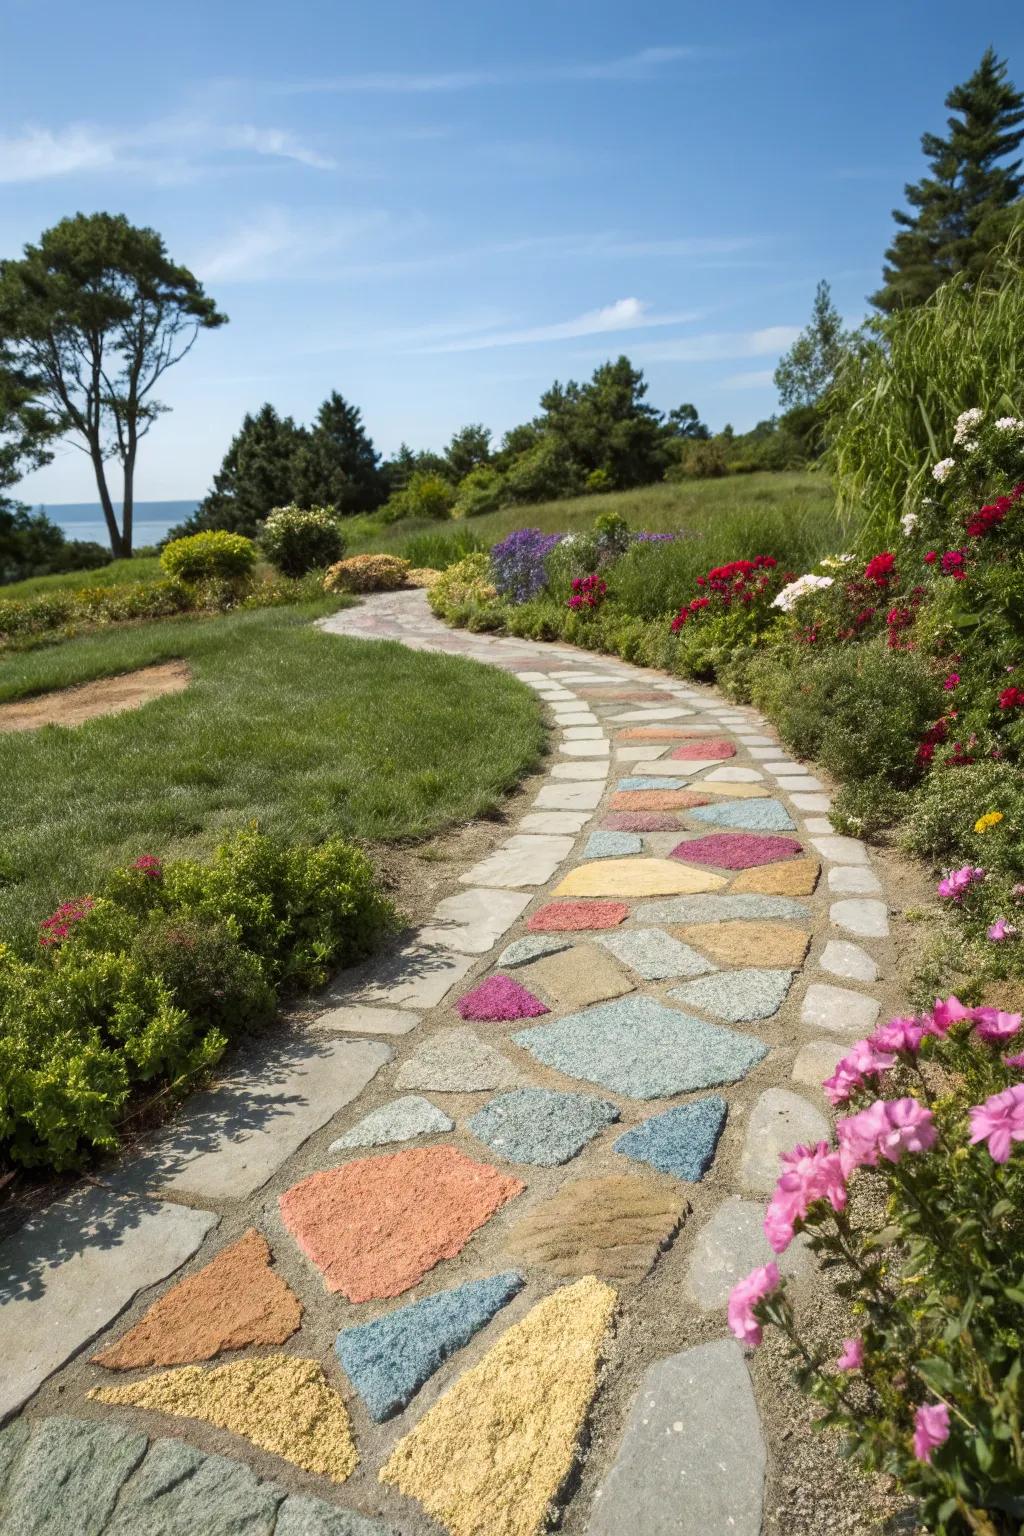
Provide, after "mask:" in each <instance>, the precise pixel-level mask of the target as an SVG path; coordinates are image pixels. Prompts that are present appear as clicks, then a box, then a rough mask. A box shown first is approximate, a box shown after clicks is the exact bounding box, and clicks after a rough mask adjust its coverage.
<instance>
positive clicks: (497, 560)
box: [491, 528, 562, 603]
mask: <svg viewBox="0 0 1024 1536" xmlns="http://www.w3.org/2000/svg"><path fill="white" fill-rule="evenodd" d="M561 537H562V535H561V534H559V533H541V531H540V529H539V528H517V529H516V530H515V532H514V533H510V534H509V535H508V536H507V537H506V538H504V539H502V540H501V542H500V543H498V544H495V546H494V548H493V549H492V550H491V570H492V572H493V577H494V585H495V587H496V588H497V590H498V591H499V592H500V593H501V595H502V597H507V598H508V599H509V600H510V601H511V602H513V603H526V602H529V600H530V598H531V597H536V596H537V594H538V593H539V592H542V591H543V589H544V587H545V586H546V585H547V579H548V578H547V568H546V565H545V562H546V560H547V557H548V555H550V553H551V551H552V550H553V549H554V548H555V547H556V546H557V545H558V543H559V542H560V540H561Z"/></svg>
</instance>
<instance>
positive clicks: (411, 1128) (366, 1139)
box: [327, 1093, 455, 1152]
mask: <svg viewBox="0 0 1024 1536" xmlns="http://www.w3.org/2000/svg"><path fill="white" fill-rule="evenodd" d="M454 1128H455V1122H454V1120H449V1118H448V1116H447V1115H446V1114H445V1113H444V1112H443V1111H442V1110H440V1109H438V1107H437V1105H436V1104H431V1102H430V1100H429V1099H424V1098H422V1097H421V1096H420V1095H419V1094H418V1093H408V1094H405V1095H403V1097H402V1098H400V1099H392V1100H391V1102H390V1104H385V1105H384V1106H383V1108H381V1109H375V1110H374V1111H373V1112H372V1114H369V1115H367V1116H366V1117H365V1119H363V1120H360V1121H359V1124H358V1125H354V1126H353V1127H352V1129H351V1130H350V1131H346V1132H345V1134H344V1136H339V1137H338V1139H337V1141H332V1142H331V1144H330V1146H329V1147H328V1148H327V1150H328V1152H348V1151H350V1150H351V1149H352V1148H354V1147H385V1146H389V1145H390V1144H391V1143H392V1142H395V1141H413V1140H414V1139H415V1138H416V1137H417V1136H440V1135H443V1133H444V1132H445V1131H451V1130H454Z"/></svg>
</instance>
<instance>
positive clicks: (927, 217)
mask: <svg viewBox="0 0 1024 1536" xmlns="http://www.w3.org/2000/svg"><path fill="white" fill-rule="evenodd" d="M946 106H947V107H949V109H950V110H951V112H953V113H954V114H955V115H954V116H952V117H949V118H947V120H946V125H947V128H948V130H949V133H948V137H947V138H940V137H939V136H938V135H937V134H934V133H926V134H923V135H922V138H921V148H922V150H923V151H924V153H925V155H926V156H927V157H928V161H929V166H930V174H929V175H927V176H925V177H923V178H922V179H921V180H920V181H918V182H914V183H912V184H910V185H908V186H907V187H906V189H905V190H906V195H907V201H908V203H909V204H910V206H911V209H912V210H913V211H912V212H910V213H904V212H903V211H902V210H900V209H894V210H893V218H894V219H895V220H896V223H897V224H898V225H899V231H898V233H897V234H896V237H895V239H894V240H893V242H892V245H891V246H890V247H889V249H888V250H887V251H886V253H885V256H886V261H885V266H884V268H883V276H884V278H885V284H884V286H883V287H882V288H880V289H879V291H878V292H877V293H876V294H874V295H873V297H872V299H871V302H872V304H874V305H876V307H877V308H879V309H882V310H886V311H888V312H891V311H892V310H894V309H900V308H902V307H904V306H906V305H913V304H921V303H923V302H924V301H925V299H927V298H929V297H930V295H931V294H933V293H934V292H935V290H936V288H938V287H939V286H940V284H942V283H944V282H945V281H946V280H947V279H948V278H949V277H952V276H953V275H954V274H955V273H958V272H966V273H967V274H968V276H971V277H973V276H976V275H977V274H978V273H979V272H980V271H981V270H982V268H983V267H984V266H985V263H986V260H987V258H988V256H989V254H990V253H991V251H992V250H993V248H994V247H995V246H997V245H999V244H1001V243H1002V241H1003V240H1005V239H1006V237H1007V235H1008V234H1009V232H1010V229H1011V227H1012V225H1013V223H1014V221H1015V219H1016V218H1018V217H1019V216H1021V214H1022V213H1024V208H1022V206H1021V194H1022V191H1024V178H1022V177H1021V176H1020V175H1019V174H1018V173H1019V171H1020V168H1021V161H1020V160H1019V159H1017V160H1009V161H1008V157H1009V156H1011V155H1013V154H1014V152H1015V151H1016V150H1017V149H1018V147H1019V146H1020V144H1021V141H1022V140H1024V127H1022V124H1024V95H1021V93H1020V92H1019V91H1017V90H1015V89H1014V86H1013V85H1012V83H1011V82H1010V81H1009V80H1008V79H1007V78H1006V61H1005V60H1004V59H999V58H997V57H996V54H995V52H994V50H993V49H992V48H988V49H986V51H985V54H984V56H983V58H982V60H981V63H980V64H979V65H978V68H977V69H976V70H975V71H974V74H973V75H972V76H971V78H970V79H969V80H966V81H965V82H964V83H963V84H962V85H958V86H956V87H955V88H954V89H953V90H952V91H950V93H949V95H948V96H947V97H946ZM1007 162H1008V163H1007Z"/></svg>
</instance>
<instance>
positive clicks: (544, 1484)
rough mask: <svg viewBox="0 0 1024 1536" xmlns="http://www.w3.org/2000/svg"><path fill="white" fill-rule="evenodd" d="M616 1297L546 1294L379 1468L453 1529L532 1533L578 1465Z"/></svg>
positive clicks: (595, 1285) (580, 1285) (470, 1535)
mask: <svg viewBox="0 0 1024 1536" xmlns="http://www.w3.org/2000/svg"><path fill="white" fill-rule="evenodd" d="M615 1301H616V1295H615V1292H614V1291H613V1290H612V1288H611V1286H609V1285H605V1284H604V1283H603V1282H602V1281H600V1280H597V1279H595V1278H594V1277H593V1276H592V1275H589V1276H588V1277H587V1278H586V1279H585V1280H578V1281H577V1282H576V1284H575V1285H567V1286H563V1287H562V1289H561V1290H559V1291H555V1293H554V1295H552V1296H548V1297H546V1298H545V1299H544V1300H543V1301H541V1302H538V1304H537V1305H536V1306H535V1307H534V1308H533V1309H532V1310H531V1311H530V1312H528V1313H527V1315H526V1316H525V1317H524V1318H523V1320H522V1322H520V1323H516V1324H515V1326H514V1327H512V1328H510V1329H509V1330H508V1332H507V1333H506V1334H504V1335H503V1337H502V1338H501V1339H500V1340H499V1341H498V1343H497V1344H496V1345H495V1346H494V1348H493V1349H491V1350H489V1351H488V1353H487V1354H486V1355H485V1356H484V1358H483V1359H482V1360H481V1361H480V1362H479V1364H477V1365H475V1366H474V1367H473V1368H472V1370H469V1371H467V1372H466V1373H465V1375H464V1376H461V1377H460V1378H459V1380H458V1381H457V1382H456V1383H455V1385H454V1386H453V1387H452V1388H451V1389H450V1390H449V1391H448V1392H446V1393H445V1395H444V1397H442V1398H441V1399H440V1401H439V1402H438V1403H436V1404H435V1406H434V1407H433V1408H431V1410H430V1412H429V1413H427V1414H426V1415H425V1417H424V1418H423V1419H421V1420H420V1422H419V1424H417V1425H416V1427H415V1429H413V1430H412V1431H411V1432H410V1433H409V1434H408V1435H406V1436H405V1438H404V1439H403V1440H400V1441H399V1442H398V1444H397V1445H396V1447H395V1449H394V1451H393V1452H392V1454H391V1456H390V1458H389V1460H388V1461H387V1462H386V1463H385V1465H384V1467H383V1468H382V1469H381V1473H380V1478H381V1481H382V1482H387V1483H394V1484H395V1485H396V1487H398V1488H399V1489H400V1490H401V1492H402V1493H404V1494H405V1495H406V1496H407V1497H408V1498H413V1499H418V1500H419V1502H420V1503H421V1504H422V1505H423V1506H424V1508H425V1509H426V1510H427V1511H428V1513H429V1514H431V1515H433V1517H434V1518H435V1519H436V1520H438V1521H440V1523H441V1524H442V1525H444V1526H446V1527H447V1529H448V1530H449V1531H450V1532H451V1533H452V1536H534V1533H535V1532H537V1531H539V1530H540V1529H541V1527H542V1526H543V1525H544V1523H545V1517H546V1514H547V1511H548V1507H549V1505H550V1504H551V1501H552V1500H553V1499H554V1498H555V1496H556V1495H557V1493H558V1491H559V1489H560V1488H561V1486H562V1484H563V1483H564V1482H565V1480H566V1478H567V1477H568V1475H569V1472H570V1470H571V1469H572V1464H573V1460H574V1458H575V1455H576V1445H577V1441H578V1439H579V1434H580V1431H581V1429H582V1427H583V1422H584V1419H585V1418H586V1414H587V1410H588V1409H589V1407H590V1404H591V1401H592V1400H593V1397H594V1393H595V1391H596V1390H597V1373H598V1365H599V1361H600V1356H601V1346H602V1343H603V1340H604V1337H605V1334H606V1332H607V1330H608V1326H609V1324H610V1323H611V1319H612V1313H613V1311H614V1309H615Z"/></svg>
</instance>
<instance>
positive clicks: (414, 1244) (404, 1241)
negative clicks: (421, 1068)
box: [279, 1147, 524, 1301]
mask: <svg viewBox="0 0 1024 1536" xmlns="http://www.w3.org/2000/svg"><path fill="white" fill-rule="evenodd" d="M523 1188H524V1185H523V1184H522V1183H520V1181H519V1180H518V1179H515V1178H512V1177H511V1176H510V1175H509V1174H506V1173H503V1172H500V1171H499V1170H498V1169H497V1168H490V1167H488V1166H487V1165H486V1164H484V1163H478V1162H474V1161H473V1160H472V1159H471V1158H468V1157H466V1155H465V1153H463V1152H459V1151H458V1150H457V1149H456V1148H455V1147H420V1148H417V1149H415V1150H413V1151H409V1152H392V1153H390V1154H386V1155H384V1156H382V1157H368V1158H361V1159H359V1160H358V1161H356V1162H352V1163H346V1164H345V1165H344V1166H343V1167H341V1168H332V1169H328V1170H326V1171H324V1172H320V1173H313V1174H310V1176H309V1177H308V1178H306V1179H303V1180H302V1181H301V1182H300V1183H298V1184H295V1185H294V1186H293V1187H292V1188H291V1189H289V1190H287V1191H286V1192H285V1193H284V1194H283V1195H282V1196H281V1198H280V1201H279V1204H280V1207H281V1216H282V1219H283V1220H284V1224H285V1226H286V1227H287V1228H288V1231H289V1232H290V1233H291V1234H292V1236H293V1237H294V1239H295V1241H296V1242H297V1243H298V1245H299V1247H300V1248H301V1249H302V1252H303V1253H304V1254H305V1255H306V1257H307V1258H308V1259H309V1260H310V1261H311V1262H312V1263H313V1264H315V1265H316V1267H317V1269H319V1271H320V1273H321V1274H322V1275H323V1279H324V1284H325V1286H326V1288H327V1289H328V1290H329V1291H341V1292H342V1294H343V1295H345V1296H346V1297H347V1298H348V1300H349V1301H369V1300H371V1299H372V1298H374V1297H383V1296H400V1295H401V1294H402V1292H403V1291H407V1290H408V1289H409V1288H410V1286H413V1285H416V1284H418V1283H419V1281H420V1280H422V1278H423V1276H424V1275H425V1274H426V1273H427V1272H428V1271H429V1270H431V1269H433V1268H434V1266H435V1264H438V1263H440V1261H441V1260H442V1259H451V1258H454V1257H455V1255H456V1254H457V1253H458V1252H459V1251H460V1250H461V1249H462V1248H463V1247H465V1245H466V1243H467V1242H468V1241H469V1239H470V1237H472V1235H473V1233H474V1232H475V1231H477V1229H478V1228H479V1227H482V1226H483V1224H484V1223H485V1222H486V1221H488V1220H489V1219H490V1217H491V1216H493V1215H494V1212H495V1211H497V1210H500V1208H501V1207H502V1206H503V1205H504V1204H505V1202H506V1201H508V1200H511V1199H513V1198H514V1197H515V1196H516V1195H518V1194H521V1193H522V1191H523Z"/></svg>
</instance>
